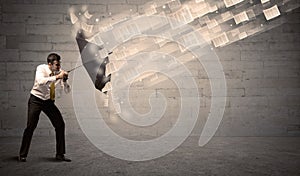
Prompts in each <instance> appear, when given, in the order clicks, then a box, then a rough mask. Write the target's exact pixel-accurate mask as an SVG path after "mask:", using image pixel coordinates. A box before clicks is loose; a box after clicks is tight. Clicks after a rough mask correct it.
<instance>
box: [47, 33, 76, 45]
mask: <svg viewBox="0 0 300 176" xmlns="http://www.w3.org/2000/svg"><path fill="white" fill-rule="evenodd" d="M47 41H48V42H52V43H74V42H76V39H75V37H73V36H71V35H70V34H69V35H52V36H47Z"/></svg>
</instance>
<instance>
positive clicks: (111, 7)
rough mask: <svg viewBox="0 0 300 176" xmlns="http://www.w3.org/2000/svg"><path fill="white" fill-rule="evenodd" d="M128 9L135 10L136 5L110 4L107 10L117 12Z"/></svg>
mask: <svg viewBox="0 0 300 176" xmlns="http://www.w3.org/2000/svg"><path fill="white" fill-rule="evenodd" d="M130 9H132V12H137V6H136V5H125V4H110V5H108V12H111V13H112V14H117V13H121V12H125V11H126V12H127V11H129V10H130Z"/></svg>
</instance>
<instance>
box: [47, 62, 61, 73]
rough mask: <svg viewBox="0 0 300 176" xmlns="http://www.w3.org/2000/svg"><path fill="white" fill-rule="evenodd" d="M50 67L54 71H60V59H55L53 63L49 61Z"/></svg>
mask: <svg viewBox="0 0 300 176" xmlns="http://www.w3.org/2000/svg"><path fill="white" fill-rule="evenodd" d="M48 65H49V68H50V70H51V71H52V72H56V71H59V70H60V62H58V61H56V60H55V61H53V63H52V64H51V63H49V64H48Z"/></svg>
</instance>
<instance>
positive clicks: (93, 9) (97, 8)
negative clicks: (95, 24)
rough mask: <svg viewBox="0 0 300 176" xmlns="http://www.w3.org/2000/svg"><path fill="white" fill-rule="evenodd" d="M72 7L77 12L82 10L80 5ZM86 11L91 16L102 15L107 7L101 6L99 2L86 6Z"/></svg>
mask: <svg viewBox="0 0 300 176" xmlns="http://www.w3.org/2000/svg"><path fill="white" fill-rule="evenodd" d="M72 7H73V8H75V9H76V10H77V11H79V10H80V9H82V5H72ZM87 10H88V11H89V13H90V14H92V15H94V14H103V13H107V6H106V5H102V3H101V2H99V4H98V3H97V4H92V5H88V6H87Z"/></svg>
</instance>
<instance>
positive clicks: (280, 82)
mask: <svg viewBox="0 0 300 176" xmlns="http://www.w3.org/2000/svg"><path fill="white" fill-rule="evenodd" d="M259 87H268V88H274V87H277V88H299V87H300V82H299V79H297V78H289V79H265V80H263V81H261V83H260V85H259Z"/></svg>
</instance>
